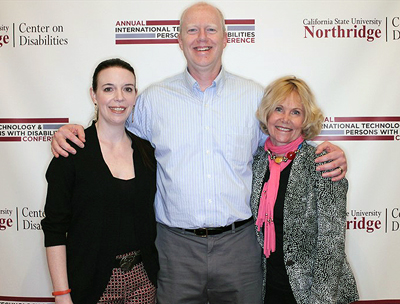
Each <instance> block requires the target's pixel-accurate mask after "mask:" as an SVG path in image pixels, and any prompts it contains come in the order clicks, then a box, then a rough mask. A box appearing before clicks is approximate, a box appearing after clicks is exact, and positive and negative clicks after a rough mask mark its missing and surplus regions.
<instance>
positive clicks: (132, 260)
mask: <svg viewBox="0 0 400 304" xmlns="http://www.w3.org/2000/svg"><path fill="white" fill-rule="evenodd" d="M141 261H142V255H141V254H140V250H138V251H133V252H131V253H129V254H128V255H126V256H124V257H122V258H121V259H119V258H117V259H116V260H115V262H114V268H121V269H122V270H123V271H130V270H132V269H133V267H135V266H136V265H137V264H139V263H140V262H141Z"/></svg>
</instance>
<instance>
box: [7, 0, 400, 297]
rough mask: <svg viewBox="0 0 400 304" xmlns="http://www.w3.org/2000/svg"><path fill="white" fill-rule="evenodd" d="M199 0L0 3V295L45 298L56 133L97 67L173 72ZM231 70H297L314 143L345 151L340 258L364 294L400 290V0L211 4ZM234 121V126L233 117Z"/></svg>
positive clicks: (181, 63)
mask: <svg viewBox="0 0 400 304" xmlns="http://www.w3.org/2000/svg"><path fill="white" fill-rule="evenodd" d="M192 3H194V1H183V0H181V1H167V0H163V1H69V0H57V1H0V168H1V169H0V187H1V198H0V248H1V252H0V254H1V258H0V302H1V303H7V304H8V303H18V302H32V303H33V302H43V303H47V302H51V301H52V298H51V296H50V295H51V291H52V286H51V282H50V279H49V275H48V270H47V265H46V258H45V250H44V247H43V235H42V234H43V233H42V228H41V225H40V221H41V219H42V218H43V217H44V211H43V210H44V201H45V195H46V182H45V178H44V174H45V171H46V168H47V166H48V164H49V162H50V160H51V157H52V156H51V153H50V140H51V136H52V134H53V133H54V132H55V131H56V130H57V129H58V128H59V126H61V125H63V124H65V123H79V124H83V125H85V126H87V125H88V123H89V122H90V120H91V118H92V116H93V104H92V102H91V100H90V96H89V87H90V83H91V76H92V73H93V70H94V68H95V67H96V65H97V64H98V63H99V62H100V61H102V60H104V59H106V58H111V57H120V58H122V59H125V60H127V61H129V62H130V63H131V64H132V65H133V66H134V68H135V69H136V72H137V78H138V87H139V90H140V91H141V90H143V89H144V88H146V87H147V86H148V85H150V84H151V83H153V82H156V81H160V80H162V79H164V78H166V77H168V76H170V75H173V74H176V73H180V72H181V71H182V70H183V69H184V68H185V60H184V57H183V55H182V52H181V51H180V49H179V46H178V44H177V33H178V31H179V17H180V14H181V13H182V11H183V10H184V9H185V8H186V7H187V6H189V5H190V4H192ZM211 3H212V4H215V5H216V6H218V7H219V8H220V9H221V10H222V11H223V13H224V15H225V18H226V25H227V30H228V40H229V44H228V46H227V48H226V49H225V52H224V57H223V64H224V66H225V68H226V69H227V70H228V71H230V72H232V73H236V74H240V75H242V76H244V77H247V78H250V79H253V80H255V81H257V82H259V83H260V84H262V85H264V86H266V85H267V84H268V83H270V82H271V81H272V80H274V79H275V78H277V77H279V76H283V75H287V74H292V75H296V76H298V77H301V78H303V79H305V80H306V81H307V82H308V83H309V84H310V86H311V88H312V89H313V91H314V92H315V95H316V96H317V100H318V102H319V104H320V105H321V107H322V109H323V111H324V114H325V116H326V118H325V122H324V127H323V131H322V133H321V136H320V138H319V139H320V140H325V139H326V140H330V141H332V142H334V143H335V144H337V145H339V146H340V147H342V148H343V150H344V151H345V153H346V155H347V159H348V167H349V172H348V174H347V177H348V179H349V183H350V188H349V193H348V214H347V229H348V230H347V249H346V250H347V254H348V257H349V260H350V263H351V265H352V267H353V269H354V272H355V276H356V278H357V282H358V288H359V291H360V296H361V298H362V299H388V298H400V283H399V275H400V262H399V252H400V240H399V237H400V200H399V194H400V191H399V189H400V186H399V180H400V173H399V172H400V160H399V155H400V142H399V140H400V134H399V130H400V90H399V87H400V1H262V0H259V1H249V0H242V1H222V0H221V1H212V2H211ZM232 123H234V122H232Z"/></svg>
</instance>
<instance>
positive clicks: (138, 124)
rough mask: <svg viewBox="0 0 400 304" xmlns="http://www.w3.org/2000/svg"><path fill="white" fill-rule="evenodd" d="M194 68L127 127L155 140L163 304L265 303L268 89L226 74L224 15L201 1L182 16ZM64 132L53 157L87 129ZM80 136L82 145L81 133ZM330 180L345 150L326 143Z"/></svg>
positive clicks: (167, 84)
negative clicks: (260, 110)
mask: <svg viewBox="0 0 400 304" xmlns="http://www.w3.org/2000/svg"><path fill="white" fill-rule="evenodd" d="M178 41H179V46H180V48H181V49H182V51H183V53H184V55H185V58H186V60H187V69H186V70H185V71H184V72H183V73H181V74H178V75H176V76H173V77H170V78H168V79H166V80H164V81H162V82H160V83H156V84H154V85H152V86H150V87H149V88H148V89H146V90H145V91H144V92H143V93H142V94H141V95H140V96H139V98H138V100H137V103H136V107H135V112H134V117H133V123H132V122H131V120H130V119H129V120H128V121H127V128H128V129H129V130H131V131H132V132H133V133H135V134H137V135H138V136H141V137H143V138H145V139H147V140H149V141H150V142H151V143H152V145H153V146H154V147H155V155H156V159H157V194H156V199H155V203H154V204H155V211H156V218H157V222H158V224H157V225H158V227H157V231H158V235H157V241H156V243H157V248H158V250H159V258H160V272H159V280H158V296H157V297H158V303H161V304H163V303H172V304H178V303H182V304H190V303H199V304H200V303H202V304H203V303H207V302H209V303H217V304H220V303H251V304H255V303H261V302H262V268H261V248H260V246H259V245H258V244H257V241H256V238H255V232H254V228H253V225H254V223H253V220H252V217H251V211H250V206H249V200H250V192H251V180H252V156H253V153H254V152H255V151H256V149H257V147H258V145H260V144H263V142H264V141H265V136H264V135H263V133H262V132H261V131H260V128H259V125H258V121H257V119H256V117H255V112H256V109H257V107H258V104H259V102H260V100H261V98H262V95H263V88H262V87H261V86H259V85H258V84H256V83H254V82H253V81H251V80H247V79H244V78H241V77H239V76H236V75H233V74H230V73H228V72H227V71H225V69H224V68H223V67H222V53H223V50H224V48H225V46H226V44H227V34H226V30H225V25H224V18H223V15H222V13H221V12H220V11H219V10H218V9H217V8H215V7H214V6H211V5H209V4H207V3H202V2H201V3H196V4H194V5H192V6H191V7H189V8H188V9H186V10H185V11H184V12H183V14H182V17H181V27H180V34H179V38H178ZM69 128H70V130H72V131H73V132H69V131H68V130H67V129H66V128H63V129H62V130H60V132H57V135H56V136H55V138H56V140H57V141H58V142H59V143H57V142H56V141H53V143H52V149H53V150H54V151H55V153H56V154H57V153H59V154H61V155H65V154H66V152H65V150H66V151H69V152H71V153H74V152H75V151H74V150H73V149H72V148H71V147H68V144H66V142H65V140H64V138H65V137H67V138H69V139H71V140H72V141H73V142H75V143H76V144H78V145H79V146H81V147H82V146H83V144H82V142H80V141H79V140H78V138H79V139H84V134H83V129H81V128H80V127H78V126H70V127H69ZM73 133H75V134H78V138H77V137H75V136H74V135H73ZM323 149H326V150H327V152H330V153H328V154H327V155H326V156H324V157H323V158H322V159H320V161H327V160H333V162H331V163H329V164H325V165H323V166H322V167H320V169H321V170H329V169H334V168H336V167H339V166H340V167H341V168H344V170H342V169H340V170H334V171H332V172H330V173H325V175H327V176H328V177H329V176H330V177H333V176H335V175H336V177H335V179H340V178H343V177H344V175H345V171H346V168H347V165H346V159H345V157H344V153H343V151H342V150H340V149H339V148H338V147H336V146H334V145H332V144H329V143H324V144H323V145H322V146H320V147H319V149H318V152H322V150H323Z"/></svg>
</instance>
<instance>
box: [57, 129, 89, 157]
mask: <svg viewBox="0 0 400 304" xmlns="http://www.w3.org/2000/svg"><path fill="white" fill-rule="evenodd" d="M67 138H68V139H69V140H70V141H72V142H73V143H74V144H76V145H77V146H78V147H80V148H83V147H84V146H85V145H84V144H83V143H84V142H85V131H84V130H83V127H82V126H81V125H72V124H70V125H64V126H62V127H61V128H60V129H58V131H57V132H56V133H55V134H54V135H53V138H52V140H51V153H53V155H54V156H55V157H57V158H58V157H59V156H60V155H61V156H64V157H68V155H69V153H72V154H76V150H75V149H74V148H72V147H71V145H69V144H68V143H67V140H66V139H67Z"/></svg>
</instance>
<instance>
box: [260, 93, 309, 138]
mask: <svg viewBox="0 0 400 304" xmlns="http://www.w3.org/2000/svg"><path fill="white" fill-rule="evenodd" d="M304 114H305V113H304V107H303V104H302V102H301V99H300V96H299V94H298V93H297V92H296V91H292V92H291V93H290V94H289V95H288V96H287V97H286V98H285V99H284V100H283V101H282V102H280V103H279V104H277V105H276V106H275V108H274V109H273V111H272V112H271V114H270V115H269V117H268V119H267V129H268V133H269V136H270V138H271V141H272V143H273V144H274V145H275V146H283V145H287V144H289V143H291V142H292V141H294V140H296V139H297V138H298V137H299V136H301V133H302V126H303V122H304V117H305V116H304Z"/></svg>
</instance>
